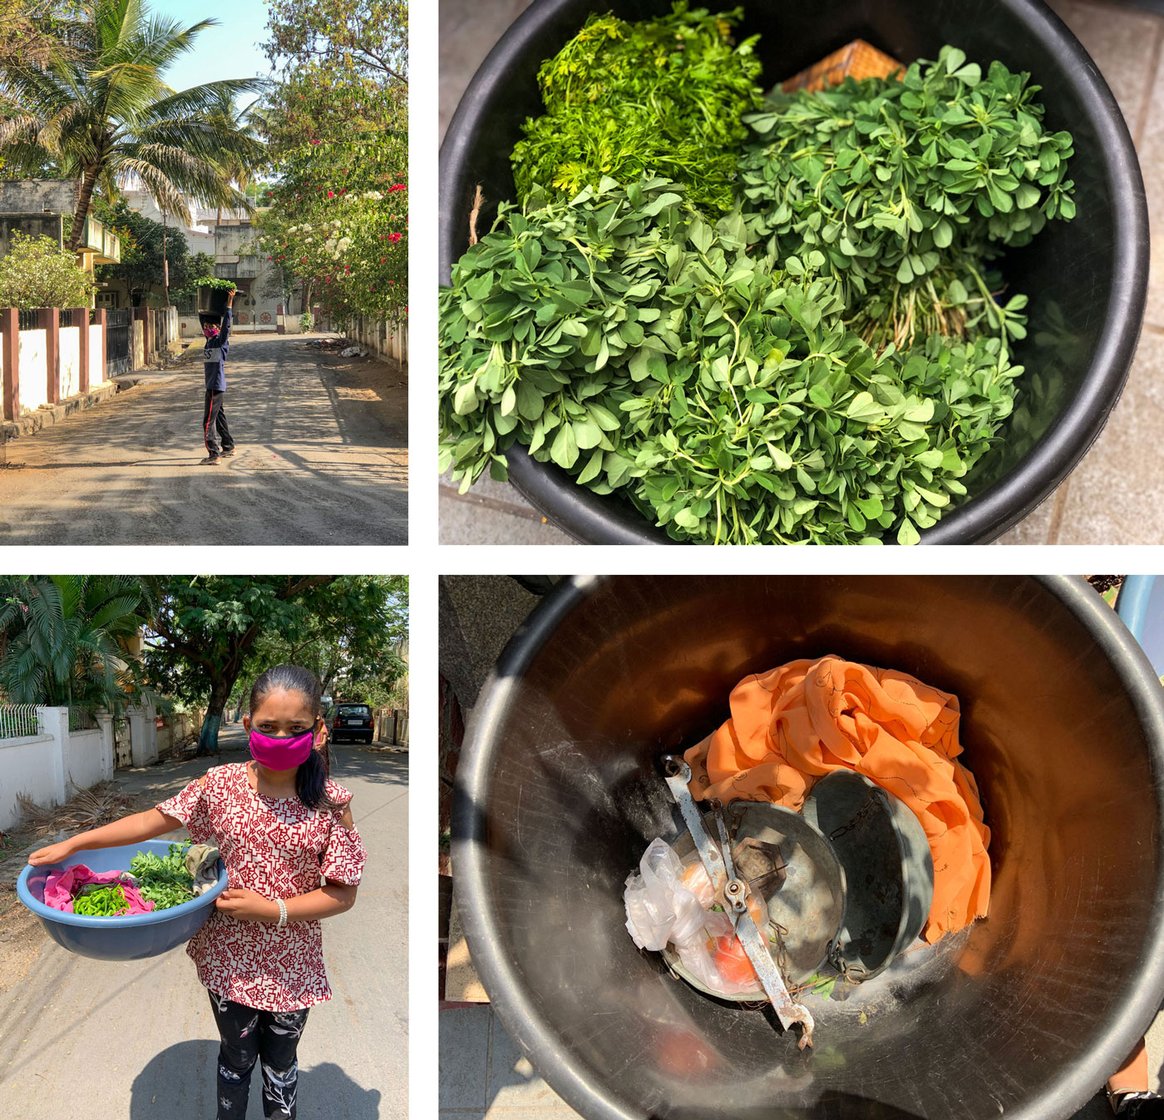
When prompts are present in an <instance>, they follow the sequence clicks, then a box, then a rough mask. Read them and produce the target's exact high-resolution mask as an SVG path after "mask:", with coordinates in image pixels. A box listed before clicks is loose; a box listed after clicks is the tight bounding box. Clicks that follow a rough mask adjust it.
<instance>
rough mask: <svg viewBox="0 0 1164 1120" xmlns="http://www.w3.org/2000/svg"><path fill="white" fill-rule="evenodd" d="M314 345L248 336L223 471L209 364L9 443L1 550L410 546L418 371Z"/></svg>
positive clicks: (239, 339)
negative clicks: (210, 450) (207, 399)
mask: <svg viewBox="0 0 1164 1120" xmlns="http://www.w3.org/2000/svg"><path fill="white" fill-rule="evenodd" d="M306 342H307V339H306V338H305V337H304V336H302V335H284V336H279V335H271V334H267V335H262V334H260V335H254V336H251V335H247V334H238V335H236V336H234V337H233V338H232V340H231V353H230V357H229V359H228V362H227V379H228V384H229V388H228V391H227V394H226V415H227V418H228V422H229V425H230V430H231V434H232V435H233V436H234V438H235V440H236V443H237V452H236V454H235V456H234V457H233V458H230V459H226V460H224V461H223V463H221V464H220V465H218V466H214V467H204V466H200V465H199V460H200V459H201V458H202V457H203V456H204V455H205V453H206V452H205V450H204V448H203V445H202V406H203V380H202V366H201V363H200V362H199V361H198V359H197V356H196V355H195V357H194V358H192V359H191V358H189V357H187V358H186V359H185V360H183V361H181V362H180V363H178V364H177V365H175V366H172V367H170V368H169V369H167V370H163V371H142V372H141V373H136V374H134V375H133V379H135V380H137V381H138V384H137V386H136V387H135V388H133V389H131V390H130V391H129V392H125V393H119V394H117V396H116V397H114V398H113V399H112V400H110V401H107V402H106V403H104V404H101V405H98V406H97V407H95V408H92V409H89V410H86V411H84V412H78V413H74V414H73V415H71V416H68V417H66V418H65V419H64V420H62V421H61V422H60V423H59V424H54V425H53V426H52V427H50V428H46V429H44V430H43V431H40V432H38V433H37V434H36V435H33V436H27V437H21V438H19V439H15V440H11V441H9V442H8V443H7V445H6V446H5V454H6V458H7V468H6V469H0V546H3V545H18V544H32V545H91V544H100V545H207V544H239V545H243V544H246V545H278V544H287V545H315V544H344V545H347V544H366V545H387V544H396V545H399V544H405V543H407V539H408V508H407V499H408V427H407V419H408V407H407V397H408V387H407V378H406V375H405V374H404V373H403V372H402V371H401V369H400V368H399V367H398V366H396V365H390V364H388V363H384V362H374V361H370V360H368V359H361V358H350V359H345V358H340V357H338V356H337V355H333V354H324V353H321V352H320V351H318V350H314V349H310V348H309V347H308V346H307V345H306Z"/></svg>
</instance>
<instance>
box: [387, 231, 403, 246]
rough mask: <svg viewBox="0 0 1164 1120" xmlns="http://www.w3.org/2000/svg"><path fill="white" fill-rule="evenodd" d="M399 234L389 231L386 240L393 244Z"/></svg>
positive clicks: (398, 237)
mask: <svg viewBox="0 0 1164 1120" xmlns="http://www.w3.org/2000/svg"><path fill="white" fill-rule="evenodd" d="M400 236H401V235H400V234H398V233H390V234H389V235H388V240H389V241H391V242H392V244H393V245H395V244H396V242H397V241H399V240H400Z"/></svg>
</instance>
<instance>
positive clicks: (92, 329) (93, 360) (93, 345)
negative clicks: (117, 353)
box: [89, 323, 105, 389]
mask: <svg viewBox="0 0 1164 1120" xmlns="http://www.w3.org/2000/svg"><path fill="white" fill-rule="evenodd" d="M104 380H105V351H104V350H103V349H102V348H101V324H100V323H90V324H89V388H90V389H93V388H96V386H98V385H100V384H102V383H103V382H104Z"/></svg>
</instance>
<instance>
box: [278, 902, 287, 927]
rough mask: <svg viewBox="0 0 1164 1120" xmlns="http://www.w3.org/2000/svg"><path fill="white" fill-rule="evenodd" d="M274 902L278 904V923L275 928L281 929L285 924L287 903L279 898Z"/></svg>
mask: <svg viewBox="0 0 1164 1120" xmlns="http://www.w3.org/2000/svg"><path fill="white" fill-rule="evenodd" d="M275 901H276V902H277V903H278V904H279V923H278V925H276V926H275V928H276V929H282V928H283V927H284V926H285V925H286V924H287V903H285V902H284V901H283V900H282V899H281V898H277V899H275Z"/></svg>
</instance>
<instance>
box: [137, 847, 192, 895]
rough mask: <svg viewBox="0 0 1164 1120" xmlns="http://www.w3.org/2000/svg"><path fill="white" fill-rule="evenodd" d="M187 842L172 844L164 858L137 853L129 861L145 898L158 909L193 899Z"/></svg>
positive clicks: (151, 853) (147, 853) (149, 853)
mask: <svg viewBox="0 0 1164 1120" xmlns="http://www.w3.org/2000/svg"><path fill="white" fill-rule="evenodd" d="M189 847H190V845H189V844H188V843H182V844H171V845H170V848H169V851H168V852H167V853H166V854H165V855H164V856H159V855H155V854H154V853H153V852H138V854H137V855H135V856H134V857H133V859H132V860H130V863H129V870H130V873H131V874H133V875H134V876H135V877H136V878H137V881H138V890H139V891H140V893H141V896H142V898H145V899H148V900H149V901H151V902H152V903H153V904H154V906H155V908H156V909H158V910H166V909H169V907H171V906H178V905H180V904H181V903H183V902H189V901H190V899H191V898H193V897H194V892H193V889H194V877H193V876H192V875H191V874H190V872H189V871H187V870H186V863H185V859H186V849H187V848H189Z"/></svg>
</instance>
